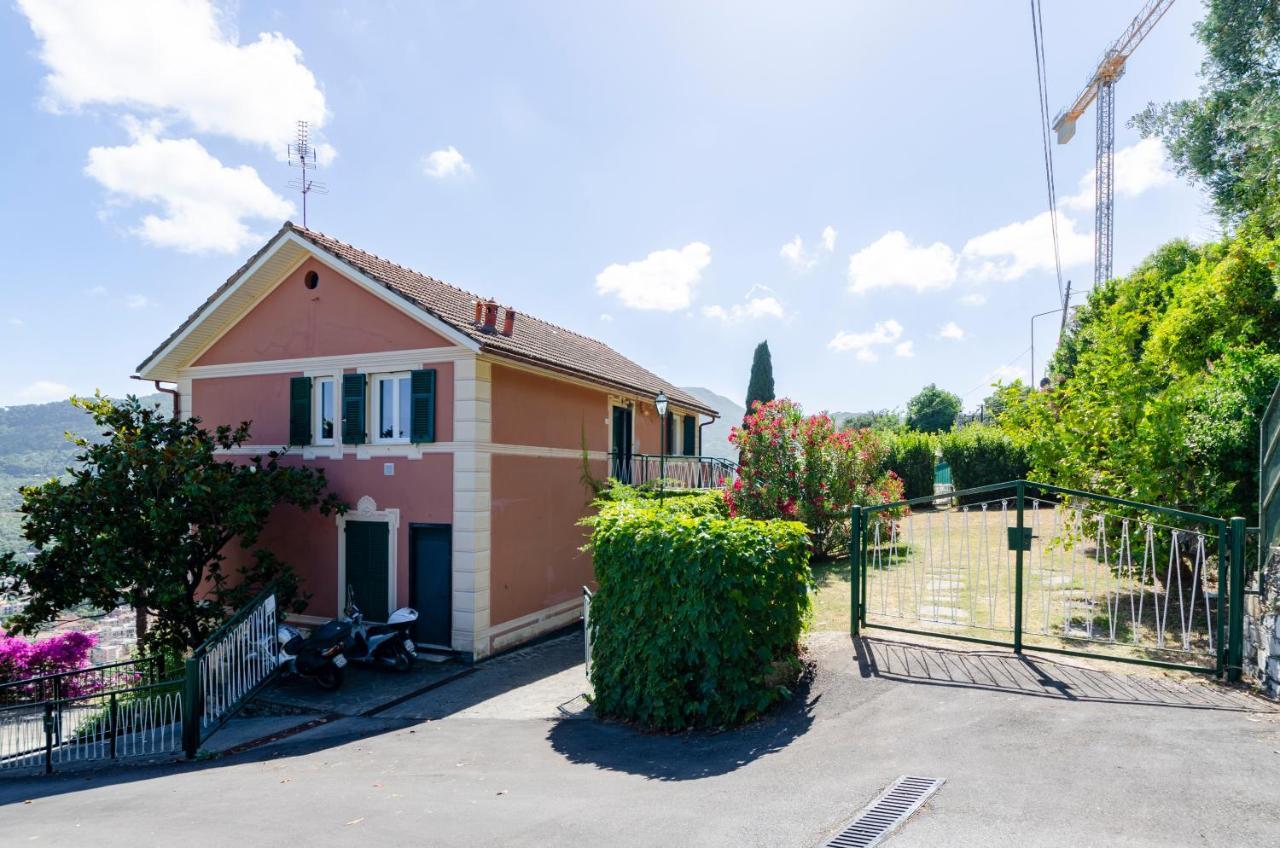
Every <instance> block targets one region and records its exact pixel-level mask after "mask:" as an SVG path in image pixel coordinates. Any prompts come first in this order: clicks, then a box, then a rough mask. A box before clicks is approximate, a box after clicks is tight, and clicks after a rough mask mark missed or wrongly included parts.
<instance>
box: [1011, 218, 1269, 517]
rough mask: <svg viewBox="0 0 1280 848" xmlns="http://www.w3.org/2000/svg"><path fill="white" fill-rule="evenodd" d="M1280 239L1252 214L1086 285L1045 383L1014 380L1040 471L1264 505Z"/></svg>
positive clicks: (1055, 478) (1098, 487) (1016, 408)
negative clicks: (1025, 385)
mask: <svg viewBox="0 0 1280 848" xmlns="http://www.w3.org/2000/svg"><path fill="white" fill-rule="evenodd" d="M1277 258H1280V245H1278V244H1277V241H1276V240H1275V239H1274V238H1271V237H1269V236H1268V235H1266V233H1265V231H1264V230H1263V228H1261V227H1260V226H1258V225H1256V224H1255V223H1249V224H1247V225H1245V226H1243V227H1241V228H1240V230H1239V231H1238V232H1237V233H1236V234H1235V235H1234V236H1232V237H1230V238H1228V239H1225V240H1223V241H1221V242H1217V243H1212V244H1206V245H1200V246H1193V245H1191V244H1188V243H1187V242H1183V241H1175V242H1172V243H1170V244H1168V245H1165V246H1164V247H1162V248H1160V249H1159V250H1157V251H1156V252H1155V253H1153V254H1152V255H1151V256H1150V257H1148V258H1147V259H1146V260H1145V261H1143V262H1142V264H1140V265H1139V266H1138V267H1137V268H1136V269H1134V271H1133V272H1132V273H1131V274H1129V275H1128V276H1127V277H1120V278H1116V279H1113V280H1110V281H1108V282H1107V283H1105V284H1103V285H1101V286H1099V287H1097V288H1095V289H1094V290H1093V291H1092V292H1090V294H1089V300H1088V302H1087V304H1085V306H1084V307H1083V308H1082V309H1080V310H1079V311H1078V313H1077V315H1076V317H1075V319H1074V321H1073V322H1072V324H1071V326H1070V328H1069V333H1068V335H1067V337H1066V338H1065V339H1064V340H1063V342H1062V344H1061V345H1060V347H1059V349H1058V350H1057V352H1056V353H1055V355H1054V359H1053V362H1052V363H1051V366H1050V373H1051V375H1052V380H1053V385H1052V388H1050V389H1049V390H1047V391H1037V392H1033V393H1031V394H1029V395H1019V394H1018V393H1017V392H1016V391H1015V390H1013V389H1012V387H1010V388H1009V389H1006V390H1004V393H1003V394H1002V396H1001V397H1002V399H1003V400H1004V401H1005V403H1006V408H1005V411H1004V413H1003V414H1002V415H1001V416H1000V418H999V427H1000V429H1001V430H1003V432H1004V433H1006V434H1007V435H1008V437H1009V438H1010V439H1012V440H1013V441H1014V442H1015V443H1017V444H1019V445H1021V446H1022V447H1024V448H1025V449H1026V451H1027V454H1028V458H1029V461H1030V464H1031V469H1032V470H1031V474H1032V476H1033V477H1034V478H1035V479H1038V480H1043V481H1045V482H1050V483H1057V484H1059V485H1063V486H1068V487H1072V488H1079V489H1086V490H1089V491H1098V492H1102V493H1105V494H1110V495H1114V496H1117V497H1123V498H1129V499H1132V500H1139V501H1146V502H1149V503H1158V504H1163V505H1167V506H1173V507H1179V508H1182V509H1188V510H1192V511H1195V512H1202V513H1208V514H1211V515H1221V516H1230V515H1242V516H1245V517H1250V516H1254V515H1256V513H1257V503H1256V501H1257V493H1258V489H1257V486H1258V482H1257V465H1258V422H1259V416H1260V414H1261V412H1262V410H1263V409H1264V408H1265V406H1266V403H1267V400H1268V399H1269V397H1270V395H1271V392H1272V391H1273V390H1274V388H1275V386H1276V381H1277V379H1280V302H1277V299H1276V284H1277V272H1276V264H1277Z"/></svg>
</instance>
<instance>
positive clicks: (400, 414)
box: [372, 373, 412, 443]
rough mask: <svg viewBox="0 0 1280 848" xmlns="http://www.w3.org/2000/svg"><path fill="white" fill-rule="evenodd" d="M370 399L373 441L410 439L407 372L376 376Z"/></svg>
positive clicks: (408, 381)
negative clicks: (371, 400) (371, 403)
mask: <svg viewBox="0 0 1280 848" xmlns="http://www.w3.org/2000/svg"><path fill="white" fill-rule="evenodd" d="M372 398H373V412H374V415H373V433H374V441H375V442H384V443H385V442H407V441H409V422H410V418H411V412H412V404H411V402H410V380H409V375H408V373H402V374H377V375H375V376H374V377H373V392H372Z"/></svg>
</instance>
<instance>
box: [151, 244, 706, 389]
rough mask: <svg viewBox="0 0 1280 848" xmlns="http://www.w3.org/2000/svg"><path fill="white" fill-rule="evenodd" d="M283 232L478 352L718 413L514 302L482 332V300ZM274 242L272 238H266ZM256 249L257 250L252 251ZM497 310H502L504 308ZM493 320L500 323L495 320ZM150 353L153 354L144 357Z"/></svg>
mask: <svg viewBox="0 0 1280 848" xmlns="http://www.w3.org/2000/svg"><path fill="white" fill-rule="evenodd" d="M287 231H292V232H294V233H296V234H297V235H298V236H300V237H301V238H303V239H305V240H307V241H308V242H310V243H311V244H314V245H315V246H316V247H318V248H320V249H321V250H323V251H325V252H326V253H329V254H330V255H332V256H334V257H336V258H337V259H340V260H341V261H343V262H346V263H347V264H349V265H352V266H354V267H356V268H358V269H359V270H360V271H362V272H363V273H364V274H365V275H366V276H368V277H370V278H372V279H374V280H376V281H378V282H380V283H382V284H383V285H384V286H386V287H387V288H388V289H390V290H391V291H392V292H395V293H396V294H398V295H400V296H401V297H403V298H405V299H406V300H408V301H409V302H411V303H413V304H414V305H416V306H417V307H418V308H420V309H422V310H423V311H425V312H427V313H429V314H431V315H434V316H435V317H436V318H438V319H440V320H441V321H443V322H445V323H446V324H448V325H449V326H451V327H453V328H454V329H455V330H457V331H459V332H461V333H463V334H465V335H466V336H468V337H469V338H471V339H473V340H474V341H475V342H477V343H478V344H479V345H480V347H481V350H483V351H485V352H487V353H490V354H493V355H495V356H499V357H503V358H507V359H512V360H515V361H518V362H523V363H527V364H530V365H534V366H536V367H539V368H544V369H548V370H551V371H556V372H560V373H564V374H567V375H570V376H574V377H578V378H580V379H583V380H587V381H589V382H592V383H596V384H600V385H604V386H610V387H615V388H619V389H623V390H627V391H629V392H634V393H636V394H640V395H644V396H648V397H653V396H654V395H656V394H657V393H658V390H659V389H661V390H662V391H664V392H666V394H667V397H669V398H670V399H671V401H672V403H673V404H675V405H677V406H680V407H683V408H687V409H691V410H695V411H698V412H702V413H705V414H708V415H719V412H717V411H716V410H715V409H712V408H711V407H709V406H707V405H706V404H705V403H703V402H702V401H700V400H698V399H697V398H695V397H694V396H693V395H691V394H689V393H688V392H685V391H682V390H681V389H680V388H679V387H678V386H673V385H672V384H671V383H668V382H667V381H666V380H663V379H661V378H660V377H658V376H657V375H656V374H653V373H652V372H650V371H648V370H646V369H644V368H641V367H640V366H639V365H637V364H636V363H634V362H632V361H631V360H630V359H627V358H626V357H625V356H623V355H622V354H620V353H618V352H617V351H615V350H614V349H613V348H611V347H609V346H608V345H606V344H604V343H603V342H599V341H596V340H595V339H593V338H589V337H587V336H584V335H581V334H579V333H575V332H573V331H571V330H566V329H565V328H563V327H558V326H556V325H555V324H551V323H549V322H547V321H543V320H541V319H538V318H535V317H533V316H532V315H527V314H525V313H523V312H520V311H519V308H518V306H517V307H516V311H517V316H516V319H515V328H514V330H513V332H512V334H511V335H510V336H504V335H501V334H494V333H486V332H484V331H483V330H482V329H481V328H479V327H477V326H476V324H475V302H476V300H477V299H480V300H483V299H484V298H477V296H476V295H474V294H472V293H470V292H467V291H463V290H462V289H460V288H457V287H455V286H451V285H449V284H448V283H445V282H442V281H440V280H437V279H435V278H433V277H428V276H426V275H424V274H419V273H418V272H417V271H413V270H411V269H409V268H405V267H402V266H400V265H397V264H395V263H394V262H390V261H388V260H386V259H383V258H382V257H380V256H375V255H373V254H372V253H366V252H365V251H363V250H360V249H358V248H355V247H352V246H351V245H349V244H346V243H344V242H341V241H338V240H337V239H335V238H333V237H331V236H327V235H325V234H324V233H319V232H316V231H315V230H309V229H306V228H303V227H300V226H298V225H297V224H294V223H292V222H287V223H285V225H284V227H283V228H282V229H281V233H284V232H287ZM274 241H275V239H274V238H273V239H272V242H274ZM264 250H265V248H264ZM261 252H262V251H259V253H258V254H257V255H260V254H261ZM255 257H256V255H255ZM252 262H253V260H252V259H251V260H250V261H249V263H246V265H245V266H243V267H242V268H241V269H240V271H237V272H236V274H235V275H233V276H232V277H231V279H229V280H228V281H227V282H226V283H225V284H223V286H222V287H220V288H219V290H218V291H217V292H215V293H214V295H213V296H211V297H210V298H209V300H207V301H206V302H205V303H204V305H202V306H201V307H200V308H199V309H197V310H196V311H195V312H194V313H193V314H192V315H191V316H190V317H189V318H188V319H187V320H186V321H185V322H184V323H183V326H182V327H179V328H178V330H177V331H175V332H174V334H173V336H170V339H172V338H174V337H176V336H177V335H178V334H179V333H181V332H182V330H183V329H185V328H186V327H187V326H188V325H190V324H191V323H192V322H193V321H194V320H196V319H197V318H198V317H199V316H200V314H201V313H202V312H203V311H204V310H205V309H206V308H207V307H208V306H209V305H210V304H211V303H212V302H213V300H214V299H216V298H217V296H218V295H219V294H220V293H221V292H222V291H223V290H225V289H226V288H227V287H228V286H230V285H232V284H233V283H234V281H235V280H236V278H237V277H238V276H239V275H240V273H242V272H243V271H244V269H245V268H247V267H248V266H249V265H250V264H252ZM513 306H514V304H513ZM503 313H504V314H505V310H504V311H503ZM498 323H499V327H501V325H502V321H501V318H500V319H499V322H498ZM167 344H168V341H166V342H165V344H163V345H161V346H160V348H158V349H157V351H156V352H157V353H158V352H159V351H160V350H162V349H163V348H164V347H165V345H167ZM154 356H155V354H154V353H153V354H152V356H151V357H149V359H150V358H154Z"/></svg>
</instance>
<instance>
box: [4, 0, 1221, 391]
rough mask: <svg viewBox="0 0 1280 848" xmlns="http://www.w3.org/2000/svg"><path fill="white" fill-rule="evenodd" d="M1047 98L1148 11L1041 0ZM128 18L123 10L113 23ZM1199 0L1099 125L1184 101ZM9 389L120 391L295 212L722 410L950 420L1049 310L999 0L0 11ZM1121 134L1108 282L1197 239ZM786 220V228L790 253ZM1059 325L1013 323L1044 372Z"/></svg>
mask: <svg viewBox="0 0 1280 848" xmlns="http://www.w3.org/2000/svg"><path fill="white" fill-rule="evenodd" d="M1044 5H1045V8H1044V23H1045V30H1046V52H1047V58H1048V80H1049V92H1050V94H1049V96H1050V101H1051V106H1052V108H1053V109H1054V110H1055V111H1056V110H1057V109H1058V108H1060V107H1062V106H1065V105H1066V104H1067V102H1068V101H1070V100H1071V99H1072V98H1073V97H1074V96H1075V94H1076V92H1077V90H1078V89H1079V88H1080V86H1081V85H1082V84H1083V82H1084V81H1085V80H1086V79H1087V77H1088V75H1089V73H1090V71H1091V69H1092V66H1093V64H1094V63H1095V62H1096V60H1097V57H1098V56H1099V54H1100V53H1101V52H1102V50H1103V49H1104V48H1105V47H1106V46H1107V44H1109V43H1110V42H1111V41H1112V40H1113V39H1114V38H1115V37H1116V36H1117V35H1118V34H1119V33H1120V31H1121V30H1122V29H1123V28H1124V26H1125V25H1126V24H1127V22H1128V20H1129V18H1130V17H1131V16H1132V15H1133V13H1134V12H1136V10H1137V7H1138V6H1139V5H1140V3H1138V2H1137V0H1133V2H1130V3H1116V2H1114V1H1113V0H1110V1H1109V2H1080V1H1079V0H1073V1H1072V2H1066V0H1045V4H1044ZM129 6H133V7H134V8H133V9H129V10H128V11H127V12H122V11H121V10H122V9H127V7H129ZM1201 14H1202V9H1201V7H1200V6H1199V4H1197V3H1194V2H1191V0H1184V2H1182V3H1178V4H1176V5H1175V6H1174V8H1173V9H1172V11H1170V12H1169V14H1168V15H1166V17H1165V18H1164V20H1163V21H1161V22H1160V24H1159V25H1158V26H1157V27H1156V29H1155V31H1154V32H1153V33H1152V34H1151V35H1150V36H1149V37H1148V39H1147V41H1146V42H1145V43H1143V44H1142V46H1141V47H1140V48H1139V50H1138V52H1137V54H1136V55H1135V57H1134V58H1133V60H1132V61H1131V62H1130V65H1129V69H1128V72H1127V73H1126V75H1125V77H1124V78H1123V80H1122V81H1121V82H1120V83H1119V84H1118V87H1117V98H1116V99H1117V111H1118V114H1119V116H1120V118H1121V119H1123V120H1127V118H1128V117H1129V116H1130V115H1132V114H1133V113H1134V112H1136V111H1138V110H1139V109H1140V108H1141V107H1142V106H1143V105H1145V104H1146V103H1147V102H1148V101H1153V100H1154V101H1164V100H1169V99H1176V98H1181V97H1187V96H1191V95H1194V94H1195V92H1196V90H1197V88H1198V80H1197V77H1196V72H1197V70H1198V68H1199V65H1200V61H1201V51H1200V50H1199V46H1198V45H1197V44H1196V42H1195V41H1194V39H1193V38H1192V34H1191V30H1192V24H1193V23H1194V21H1195V20H1196V19H1197V18H1198V17H1199V16H1200V15H1201ZM0 77H2V78H3V79H4V80H5V85H4V86H3V88H2V89H0V124H2V125H3V126H4V127H5V129H6V132H5V137H6V144H5V152H4V156H3V157H0V184H2V185H4V186H5V188H6V191H5V192H4V198H3V200H0V249H2V250H3V253H4V256H5V259H6V261H5V263H4V264H3V265H0V298H2V300H0V357H3V360H4V361H5V362H7V363H10V365H11V367H9V368H6V369H5V370H4V372H3V373H0V404H11V403H24V402H35V401H45V400H50V399H54V398H56V397H59V396H65V394H66V393H67V392H68V391H75V392H91V391H92V390H93V389H95V388H101V389H102V390H104V391H106V392H109V393H123V392H125V391H136V390H137V389H138V388H139V384H137V383H135V382H131V381H130V380H129V379H128V378H129V375H130V374H132V373H133V368H134V367H135V365H136V364H137V363H138V362H139V361H141V360H142V359H143V358H144V357H145V356H146V354H147V353H149V352H150V351H151V349H152V348H153V347H154V346H155V345H156V344H157V343H158V342H160V341H161V340H162V339H163V338H164V337H165V336H166V335H167V334H168V333H169V332H170V331H171V330H172V329H173V328H174V327H175V326H177V324H178V323H179V322H181V321H182V319H183V318H184V317H185V316H186V315H187V314H188V313H190V312H191V310H192V309H194V308H195V307H196V306H197V305H198V304H199V303H200V302H201V301H203V299H204V298H205V297H206V296H207V295H208V294H209V293H210V292H211V291H212V290H213V289H214V288H215V287H216V286H217V285H218V284H219V283H220V282H221V281H222V280H224V279H225V278H226V277H227V276H228V275H229V274H230V273H231V272H232V271H234V270H235V269H236V268H237V267H238V266H239V265H240V263H241V262H242V261H243V260H244V259H245V258H246V257H247V256H248V255H250V254H251V253H252V252H253V251H254V250H256V249H257V247H259V246H260V244H261V243H262V242H263V241H264V240H265V239H266V237H268V236H269V235H270V234H271V233H273V232H274V231H275V230H276V228H277V227H278V226H279V224H280V222H281V221H282V220H283V219H284V218H285V217H290V216H292V217H294V218H295V219H297V212H296V207H297V205H298V204H297V197H296V196H295V195H294V194H293V193H292V192H291V191H290V190H289V189H288V188H287V183H288V181H289V180H290V179H291V178H293V177H294V176H295V174H293V173H291V171H290V169H289V168H288V167H287V166H286V164H285V163H284V162H283V161H281V157H280V154H281V153H282V152H283V147H284V144H285V143H286V142H287V141H288V140H289V136H290V134H291V127H292V124H293V121H294V120H296V119H298V118H304V117H305V118H309V119H311V121H312V122H313V124H314V125H315V126H316V130H315V138H316V140H317V141H318V142H319V143H320V144H321V145H322V148H321V149H322V152H323V154H324V158H325V163H324V167H322V169H321V173H320V175H319V179H321V180H323V181H324V182H325V183H327V185H328V187H329V192H330V193H329V194H328V195H326V196H321V197H314V196H313V199H312V201H311V207H310V218H309V223H310V224H311V226H313V227H314V228H316V229H319V230H322V231H324V232H327V233H330V234H332V235H334V236H336V237H338V238H340V239H342V240H344V241H347V242H351V243H353V244H355V245H357V246H360V247H362V248H364V249H367V250H370V251H372V252H374V253H378V254H380V255H382V256H385V257H387V258H390V259H392V260H394V261H396V262H399V263H400V264H403V265H408V266H410V267H413V268H415V269H417V270H420V271H422V272H424V273H428V274H431V275H433V276H437V277H440V278H442V279H445V280H448V281H450V282H452V283H454V284H456V285H459V286H462V287H463V288H466V289H469V290H471V291H475V292H478V293H480V294H482V295H492V296H494V297H497V298H498V299H499V300H501V301H503V302H507V303H511V304H512V305H514V306H515V307H516V308H517V309H519V310H521V311H524V312H528V313H532V314H535V315H538V316H539V317H542V318H545V319H547V320H550V321H554V322H556V323H558V324H562V325H564V326H567V327H569V328H572V329H574V330H577V331H579V332H583V333H586V334H588V335H592V336H595V337H597V338H600V339H602V340H604V341H606V342H607V343H609V344H611V345H613V346H614V347H616V348H617V349H618V350H620V351H621V352H623V353H624V354H626V355H628V356H631V357H632V358H634V359H636V360H637V361H639V362H640V363H642V364H644V365H645V366H646V367H649V368H650V369H652V370H654V371H656V372H658V373H660V374H662V375H663V376H665V377H667V378H668V379H671V380H672V381H674V382H676V383H678V384H681V385H704V386H708V387H710V388H712V389H714V390H716V391H719V392H721V393H723V394H726V395H729V396H730V397H732V398H734V399H738V400H740V399H741V397H742V395H743V394H744V392H745V386H746V380H747V372H748V368H749V362H750V357H751V351H752V349H753V347H754V346H755V344H756V343H757V342H758V341H760V340H761V339H768V341H769V345H770V347H771V349H772V351H773V361H774V374H775V377H776V380H777V387H778V392H779V394H780V395H787V396H790V397H793V398H795V399H797V400H799V401H800V402H801V403H803V404H804V405H805V407H806V408H808V409H811V410H815V411H816V410H818V409H822V408H826V409H831V410H862V409H870V408H882V407H901V406H903V405H904V404H905V402H906V400H907V399H908V398H909V397H910V396H911V395H912V394H914V393H915V392H916V391H917V390H918V389H919V388H920V387H921V386H922V385H924V384H926V383H929V382H936V383H938V384H939V385H941V386H943V387H945V388H948V389H950V390H952V391H955V392H957V393H958V394H961V395H962V396H963V397H964V398H965V401H966V405H967V406H970V407H972V406H975V405H976V404H977V403H978V402H979V401H980V400H981V399H982V397H983V396H984V395H985V394H986V393H987V391H986V389H987V386H988V384H989V383H990V382H991V381H992V379H994V378H996V377H1005V378H1009V377H1013V376H1018V375H1020V374H1021V375H1023V376H1025V374H1026V369H1027V367H1028V365H1029V358H1028V356H1027V355H1026V350H1027V348H1028V346H1029V343H1030V341H1029V330H1028V319H1029V316H1030V315H1031V314H1032V313H1035V312H1040V311H1043V310H1047V309H1051V308H1053V307H1054V306H1055V305H1056V302H1057V285H1056V282H1055V280H1054V276H1053V273H1052V270H1051V269H1052V260H1051V253H1049V251H1048V249H1047V244H1048V242H1047V240H1046V238H1045V235H1046V234H1047V232H1048V218H1047V213H1046V212H1045V210H1046V199H1045V188H1044V180H1043V170H1042V168H1043V166H1042V160H1041V150H1040V136H1039V129H1038V120H1039V118H1038V111H1037V105H1036V104H1037V101H1036V83H1035V66H1034V62H1033V52H1032V44H1031V26H1030V21H1029V13H1028V9H1027V4H1026V3H1023V2H1014V0H1009V2H995V0H988V1H987V2H923V0H922V2H881V3H850V2H829V3H828V2H821V3H819V2H814V3H791V4H781V3H768V4H766V3H744V2H701V3H681V2H652V0H650V2H635V3H588V2H574V3H552V2H546V3H524V4H516V3H480V2H473V3H461V2H456V3H455V2H449V3H443V2H442V3H416V2H402V3H394V2H390V3H376V2H362V3H351V4H348V5H345V6H344V5H341V4H336V3H315V2H311V3H267V2H262V3H252V4H250V3H244V4H240V5H225V4H223V5H217V4H215V5H214V6H212V7H211V6H210V5H209V4H208V3H206V2H197V0H182V2H176V3H157V2H141V0H139V2H135V3H112V4H101V3H99V4H94V3H90V4H85V5H83V6H81V7H80V8H79V9H78V10H76V11H75V12H74V13H72V12H70V11H69V9H68V2H66V0H16V3H11V5H10V7H9V8H8V9H7V10H5V12H4V13H3V14H2V15H0ZM1123 120H1122V121H1118V124H1119V125H1118V126H1117V149H1118V150H1120V156H1119V161H1118V176H1117V182H1118V188H1117V200H1116V233H1117V235H1116V249H1115V259H1116V261H1115V264H1116V270H1117V272H1123V271H1124V270H1126V269H1128V268H1130V267H1132V265H1133V264H1134V263H1135V262H1137V261H1138V260H1140V259H1141V257H1142V256H1144V255H1145V254H1146V253H1147V252H1149V251H1150V250H1151V249H1152V248H1154V247H1155V246H1157V245H1159V244H1161V243H1163V242H1164V241H1166V240H1168V239H1170V238H1174V237H1178V236H1189V237H1192V238H1195V239H1198V240H1203V239H1207V238H1212V237H1213V236H1214V235H1215V228H1214V223H1213V221H1212V219H1211V217H1210V216H1208V215H1207V212H1206V210H1207V206H1206V203H1205V201H1204V199H1203V197H1202V196H1201V195H1199V194H1198V193H1197V192H1196V191H1194V190H1192V189H1191V188H1189V187H1187V186H1185V185H1184V184H1182V183H1181V182H1180V181H1179V180H1178V179H1177V178H1175V177H1173V176H1172V174H1170V173H1169V172H1168V166H1167V165H1166V164H1165V163H1164V162H1163V161H1162V158H1161V152H1160V150H1159V147H1158V145H1155V144H1154V143H1150V142H1148V143H1145V144H1139V138H1138V136H1137V135H1136V133H1134V132H1133V131H1132V130H1129V129H1128V128H1127V127H1125V126H1123ZM1093 134H1094V124H1093V112H1092V110H1090V112H1089V113H1088V114H1087V115H1086V116H1085V118H1084V119H1082V122H1081V126H1080V130H1079V133H1078V135H1077V137H1076V139H1075V140H1074V141H1072V142H1071V143H1070V144H1068V145H1065V146H1055V150H1054V153H1055V156H1056V163H1057V182H1058V193H1059V197H1060V206H1061V212H1062V215H1063V227H1064V240H1063V248H1064V259H1066V260H1067V264H1066V268H1065V276H1067V277H1070V278H1072V279H1074V280H1075V281H1077V283H1079V284H1081V285H1084V284H1087V283H1088V282H1089V281H1090V280H1091V279H1092V270H1091V264H1090V263H1091V261H1092V230H1093V226H1092V223H1093V208H1092V187H1091V183H1085V184H1084V191H1083V192H1080V191H1079V190H1080V188H1081V186H1080V185H1079V184H1080V182H1081V180H1082V179H1085V180H1087V179H1088V175H1089V173H1090V171H1091V169H1092V166H1093ZM797 238H799V239H800V241H799V242H797V241H796V239H797ZM1055 326H1056V322H1055V321H1054V320H1053V319H1052V318H1046V319H1041V320H1040V321H1039V322H1038V323H1037V331H1038V332H1037V339H1036V344H1037V373H1039V371H1040V370H1041V369H1042V368H1043V362H1044V359H1045V358H1046V357H1047V355H1048V353H1049V352H1050V350H1051V346H1052V341H1053V330H1054V328H1055Z"/></svg>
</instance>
